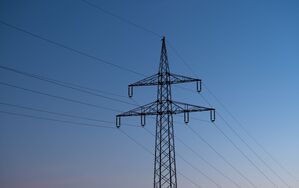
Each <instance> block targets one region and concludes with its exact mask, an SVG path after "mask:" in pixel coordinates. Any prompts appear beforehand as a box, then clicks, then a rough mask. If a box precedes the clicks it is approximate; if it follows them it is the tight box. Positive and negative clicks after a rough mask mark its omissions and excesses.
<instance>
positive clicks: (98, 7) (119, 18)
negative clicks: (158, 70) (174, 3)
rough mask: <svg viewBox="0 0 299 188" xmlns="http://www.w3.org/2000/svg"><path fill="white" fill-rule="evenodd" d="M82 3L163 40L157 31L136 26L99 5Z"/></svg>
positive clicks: (83, 1)
mask: <svg viewBox="0 0 299 188" xmlns="http://www.w3.org/2000/svg"><path fill="white" fill-rule="evenodd" d="M80 1H81V2H82V3H85V4H86V5H88V6H90V7H92V8H95V9H96V10H99V11H101V12H102V13H105V14H107V15H110V16H112V17H114V18H116V19H118V20H120V21H122V22H124V23H126V24H129V25H131V26H134V27H136V28H138V29H141V30H143V31H145V32H147V33H150V34H152V35H154V36H156V37H158V38H162V37H163V36H162V35H160V34H158V33H157V32H155V31H153V30H150V29H148V28H146V27H144V26H141V25H140V24H136V23H134V22H132V21H130V20H128V19H125V18H124V17H121V16H119V15H116V14H114V13H112V12H110V11H108V10H106V9H104V8H102V7H100V6H98V5H96V4H94V3H91V2H89V1H86V0H80Z"/></svg>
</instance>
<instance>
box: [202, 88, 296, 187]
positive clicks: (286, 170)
mask: <svg viewBox="0 0 299 188" xmlns="http://www.w3.org/2000/svg"><path fill="white" fill-rule="evenodd" d="M207 91H208V92H209V93H210V94H211V95H212V96H213V97H214V98H215V99H216V101H217V102H218V103H219V104H220V105H221V106H222V108H223V109H224V110H225V111H226V112H227V113H228V114H229V115H230V116H231V118H232V119H233V120H234V121H235V122H236V123H237V125H239V127H241V129H242V130H243V131H244V132H245V133H246V134H247V135H248V136H249V137H250V138H251V139H252V140H253V141H254V142H255V143H256V145H258V146H259V147H260V148H261V149H262V150H263V151H264V153H266V154H267V155H268V156H269V157H270V158H271V159H272V161H274V162H275V163H276V164H277V165H278V166H279V167H280V168H281V169H283V170H284V171H285V172H286V173H287V174H288V175H289V176H290V177H292V178H293V179H294V180H295V181H297V182H298V183H299V180H298V178H296V177H295V176H294V175H293V174H292V173H291V172H290V171H289V170H288V169H287V168H285V167H284V166H283V165H282V164H281V163H280V162H279V161H278V160H276V159H275V157H274V156H273V155H272V154H270V153H269V152H268V151H267V150H266V148H265V147H264V146H263V145H262V144H260V143H259V142H258V141H257V139H256V138H255V137H254V136H252V135H251V134H250V133H249V131H248V130H247V129H246V128H245V126H244V125H243V124H242V123H241V122H240V121H239V120H238V119H237V118H236V117H235V116H234V115H233V114H232V113H231V112H230V111H229V110H228V109H227V108H226V106H225V105H224V104H223V103H222V102H221V101H220V100H219V99H218V97H216V96H215V95H214V94H213V93H212V91H211V90H210V89H208V88H207Z"/></svg>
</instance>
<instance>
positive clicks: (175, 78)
mask: <svg viewBox="0 0 299 188" xmlns="http://www.w3.org/2000/svg"><path fill="white" fill-rule="evenodd" d="M160 74H161V73H158V74H154V75H152V76H149V77H146V78H144V79H142V80H139V81H137V82H135V83H132V84H130V85H129V86H128V95H129V97H132V96H133V87H137V86H156V85H165V84H180V83H189V82H196V89H197V92H200V91H201V79H197V78H191V77H187V76H182V75H178V74H173V73H165V74H169V80H167V81H165V80H163V81H161V79H159V77H161V76H163V75H160Z"/></svg>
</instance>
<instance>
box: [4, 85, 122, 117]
mask: <svg viewBox="0 0 299 188" xmlns="http://www.w3.org/2000/svg"><path fill="white" fill-rule="evenodd" d="M0 85H4V86H8V87H12V88H16V89H20V90H24V91H27V92H30V93H35V94H39V95H44V96H48V97H52V98H56V99H59V100H64V101H68V102H72V103H76V104H81V105H85V106H90V107H94V108H100V109H105V110H109V111H113V112H120V111H119V110H116V109H112V108H109V107H105V106H101V105H96V104H90V103H87V102H84V101H79V100H75V99H70V98H67V97H62V96H58V95H52V94H48V93H44V92H41V91H37V90H32V89H27V88H24V87H20V86H16V85H13V84H9V83H5V82H1V81H0Z"/></svg>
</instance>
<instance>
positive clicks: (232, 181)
mask: <svg viewBox="0 0 299 188" xmlns="http://www.w3.org/2000/svg"><path fill="white" fill-rule="evenodd" d="M176 139H177V140H178V141H179V142H180V143H181V144H183V145H184V146H185V147H186V148H188V149H189V150H190V151H191V152H192V153H193V154H194V155H196V156H197V157H198V158H199V159H201V160H202V161H204V162H205V163H206V164H208V165H209V166H210V167H211V168H213V169H214V170H215V171H217V172H218V173H219V174H220V175H222V176H223V177H225V178H226V179H227V180H229V181H230V182H231V183H233V184H234V185H235V186H236V187H239V188H241V185H239V184H238V183H237V182H235V181H234V180H233V179H232V178H230V177H228V176H227V175H226V174H225V173H224V172H222V171H221V170H219V169H218V168H217V167H216V166H215V165H213V164H212V163H210V162H209V161H208V160H207V159H205V158H204V157H202V156H201V155H199V153H198V152H196V151H195V150H194V149H192V148H191V147H190V146H188V145H187V144H186V143H185V142H184V141H183V140H182V139H180V138H179V137H177V136H176Z"/></svg>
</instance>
